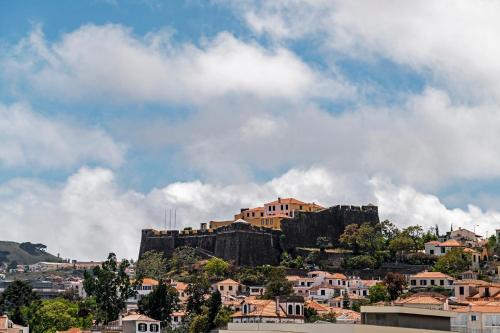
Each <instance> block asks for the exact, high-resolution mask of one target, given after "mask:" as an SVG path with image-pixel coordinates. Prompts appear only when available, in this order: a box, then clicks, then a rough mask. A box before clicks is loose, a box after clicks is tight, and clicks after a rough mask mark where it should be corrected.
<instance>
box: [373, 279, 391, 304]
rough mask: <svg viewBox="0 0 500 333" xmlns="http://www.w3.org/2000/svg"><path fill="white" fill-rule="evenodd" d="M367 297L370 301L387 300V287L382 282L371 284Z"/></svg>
mask: <svg viewBox="0 0 500 333" xmlns="http://www.w3.org/2000/svg"><path fill="white" fill-rule="evenodd" d="M368 299H369V300H370V303H378V302H385V301H387V300H388V299H389V293H388V292H387V287H386V286H385V285H384V284H382V283H379V284H376V285H374V286H371V287H370V288H368Z"/></svg>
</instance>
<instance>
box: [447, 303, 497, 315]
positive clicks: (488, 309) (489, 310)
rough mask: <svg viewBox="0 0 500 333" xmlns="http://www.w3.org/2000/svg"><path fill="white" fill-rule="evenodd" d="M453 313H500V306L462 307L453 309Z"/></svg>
mask: <svg viewBox="0 0 500 333" xmlns="http://www.w3.org/2000/svg"><path fill="white" fill-rule="evenodd" d="M453 311H455V312H459V313H467V312H482V313H500V305H476V304H471V305H470V306H464V307H462V308H457V309H454V310H453Z"/></svg>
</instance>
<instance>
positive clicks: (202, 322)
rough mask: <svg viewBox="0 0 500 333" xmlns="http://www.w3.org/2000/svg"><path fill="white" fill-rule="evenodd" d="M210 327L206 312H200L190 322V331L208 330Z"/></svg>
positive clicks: (191, 332)
mask: <svg viewBox="0 0 500 333" xmlns="http://www.w3.org/2000/svg"><path fill="white" fill-rule="evenodd" d="M207 329H208V318H207V315H206V314H199V315H196V316H194V317H193V319H192V320H191V322H190V323H189V333H201V332H206V331H207Z"/></svg>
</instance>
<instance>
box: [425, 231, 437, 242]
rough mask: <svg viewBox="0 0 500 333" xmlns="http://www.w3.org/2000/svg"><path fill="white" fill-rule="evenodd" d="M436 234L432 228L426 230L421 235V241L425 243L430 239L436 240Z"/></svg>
mask: <svg viewBox="0 0 500 333" xmlns="http://www.w3.org/2000/svg"><path fill="white" fill-rule="evenodd" d="M437 239H438V238H437V236H436V234H435V233H434V232H432V230H428V231H427V232H426V233H424V234H423V235H422V243H423V244H425V243H427V242H430V241H435V240H437Z"/></svg>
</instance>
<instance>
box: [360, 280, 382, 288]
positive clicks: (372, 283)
mask: <svg viewBox="0 0 500 333" xmlns="http://www.w3.org/2000/svg"><path fill="white" fill-rule="evenodd" d="M379 283H382V281H380V280H363V284H364V285H365V286H367V287H372V286H375V285H377V284H379Z"/></svg>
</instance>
